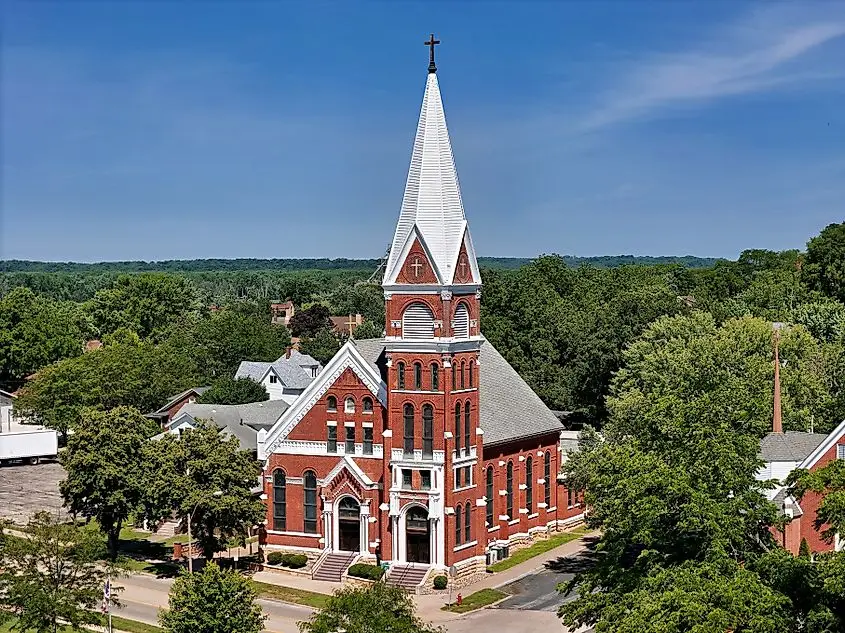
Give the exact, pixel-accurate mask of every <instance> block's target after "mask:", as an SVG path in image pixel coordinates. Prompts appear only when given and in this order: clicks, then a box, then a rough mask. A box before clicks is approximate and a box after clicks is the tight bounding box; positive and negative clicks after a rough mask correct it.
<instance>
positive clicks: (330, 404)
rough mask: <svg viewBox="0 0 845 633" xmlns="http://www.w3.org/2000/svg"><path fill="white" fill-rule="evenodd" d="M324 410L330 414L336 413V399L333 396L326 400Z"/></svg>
mask: <svg viewBox="0 0 845 633" xmlns="http://www.w3.org/2000/svg"><path fill="white" fill-rule="evenodd" d="M326 410H328V411H332V412H334V411H337V398H335V397H334V396H329V397H328V398H326Z"/></svg>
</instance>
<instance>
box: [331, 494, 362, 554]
mask: <svg viewBox="0 0 845 633" xmlns="http://www.w3.org/2000/svg"><path fill="white" fill-rule="evenodd" d="M337 532H338V549H339V550H341V551H344V552H358V551H360V550H361V504H359V503H358V502H357V501H356V500H355V499H353V498H352V497H344V498H343V499H341V500H340V503H339V504H338V507H337Z"/></svg>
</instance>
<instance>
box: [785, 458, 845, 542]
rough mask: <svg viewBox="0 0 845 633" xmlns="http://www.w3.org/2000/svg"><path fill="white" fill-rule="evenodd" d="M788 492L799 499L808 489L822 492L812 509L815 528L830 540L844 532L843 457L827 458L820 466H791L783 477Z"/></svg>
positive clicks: (844, 463) (844, 483) (844, 477)
mask: <svg viewBox="0 0 845 633" xmlns="http://www.w3.org/2000/svg"><path fill="white" fill-rule="evenodd" d="M787 484H788V485H789V486H790V488H789V492H790V494H792V495H794V496H795V497H796V498H797V499H798V500H799V501H800V500H801V499H803V498H804V496H805V495H806V494H807V493H808V492H814V493H816V494H819V495H823V498H822V500H821V502H820V503H819V507H818V510H816V519H815V528H816V530H819V531H820V532H821V535H822V538H824V539H825V540H826V541H827V542H828V543H832V542H833V539H834V537H835V535H836V534H845V460H842V459H834V460H831V461H830V462H829V463H828V464H827V465H825V466H824V467H823V468H819V469H818V470H807V469H805V468H800V469H795V470H793V471H792V472H791V473H789V476H788V477H787Z"/></svg>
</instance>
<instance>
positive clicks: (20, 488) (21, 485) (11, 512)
mask: <svg viewBox="0 0 845 633" xmlns="http://www.w3.org/2000/svg"><path fill="white" fill-rule="evenodd" d="M64 477H65V471H64V469H63V468H62V467H61V466H60V465H59V463H58V462H56V461H49V460H45V461H43V462H41V463H40V464H38V465H37V466H29V465H25V466H24V465H21V466H2V467H0V518H1V519H8V520H10V521H12V522H13V523H17V524H19V525H23V524H25V523H26V522H27V521H28V520H29V517H30V516H31V515H32V514H33V513H34V512H36V511H38V510H47V511H49V512H53V513H56V512H58V513H61V514H62V515H64V514H65V512H64V509H63V508H62V498H61V496H60V495H59V481H61V480H62V479H64Z"/></svg>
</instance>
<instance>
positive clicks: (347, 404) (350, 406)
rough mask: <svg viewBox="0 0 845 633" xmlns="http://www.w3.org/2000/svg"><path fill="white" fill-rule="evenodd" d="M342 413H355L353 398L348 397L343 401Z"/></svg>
mask: <svg viewBox="0 0 845 633" xmlns="http://www.w3.org/2000/svg"><path fill="white" fill-rule="evenodd" d="M343 412H344V413H355V398H352V397H349V398H347V399H346V400H344V401H343Z"/></svg>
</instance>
